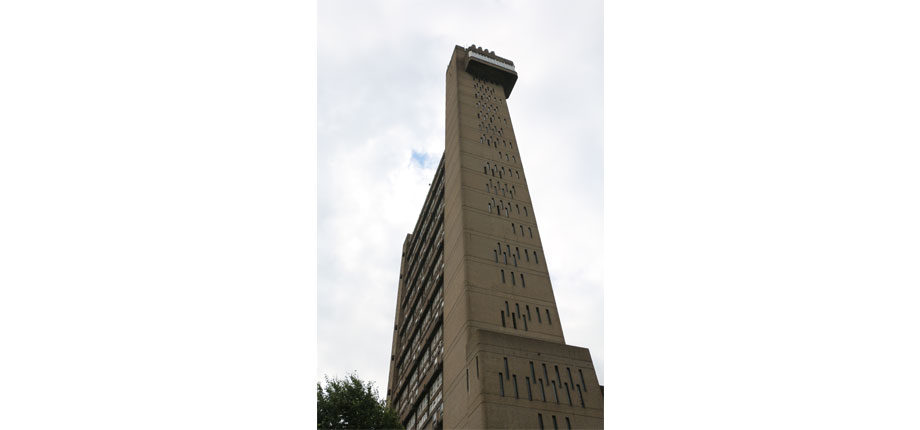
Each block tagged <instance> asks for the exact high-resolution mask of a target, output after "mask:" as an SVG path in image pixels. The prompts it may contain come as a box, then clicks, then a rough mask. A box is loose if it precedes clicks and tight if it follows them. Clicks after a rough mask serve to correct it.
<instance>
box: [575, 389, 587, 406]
mask: <svg viewBox="0 0 920 430" xmlns="http://www.w3.org/2000/svg"><path fill="white" fill-rule="evenodd" d="M575 386H576V387H577V388H578V401H580V402H581V407H585V398H584V396H582V395H581V385H575Z"/></svg>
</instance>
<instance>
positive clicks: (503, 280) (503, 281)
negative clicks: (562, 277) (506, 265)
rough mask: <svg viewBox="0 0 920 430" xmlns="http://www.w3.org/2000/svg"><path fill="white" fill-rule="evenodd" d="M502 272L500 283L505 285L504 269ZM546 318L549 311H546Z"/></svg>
mask: <svg viewBox="0 0 920 430" xmlns="http://www.w3.org/2000/svg"><path fill="white" fill-rule="evenodd" d="M501 270H502V283H503V284H504V283H505V269H501ZM546 317H547V318H549V311H546Z"/></svg>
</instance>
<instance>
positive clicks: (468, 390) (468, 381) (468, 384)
mask: <svg viewBox="0 0 920 430" xmlns="http://www.w3.org/2000/svg"><path fill="white" fill-rule="evenodd" d="M466 392H467V393H469V392H470V368H469V367H467V368H466Z"/></svg>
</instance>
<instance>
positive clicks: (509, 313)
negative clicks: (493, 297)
mask: <svg viewBox="0 0 920 430" xmlns="http://www.w3.org/2000/svg"><path fill="white" fill-rule="evenodd" d="M505 313H507V314H508V315H511V310H510V309H509V308H508V302H507V301H505Z"/></svg>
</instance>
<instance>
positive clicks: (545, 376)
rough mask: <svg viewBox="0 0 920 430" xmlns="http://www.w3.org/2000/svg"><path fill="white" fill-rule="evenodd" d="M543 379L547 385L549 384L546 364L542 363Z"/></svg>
mask: <svg viewBox="0 0 920 430" xmlns="http://www.w3.org/2000/svg"><path fill="white" fill-rule="evenodd" d="M543 377H544V378H546V381H547V383H548V382H549V374H547V373H546V363H543Z"/></svg>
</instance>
